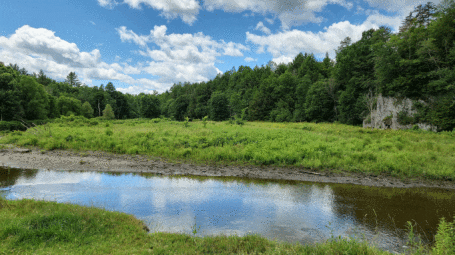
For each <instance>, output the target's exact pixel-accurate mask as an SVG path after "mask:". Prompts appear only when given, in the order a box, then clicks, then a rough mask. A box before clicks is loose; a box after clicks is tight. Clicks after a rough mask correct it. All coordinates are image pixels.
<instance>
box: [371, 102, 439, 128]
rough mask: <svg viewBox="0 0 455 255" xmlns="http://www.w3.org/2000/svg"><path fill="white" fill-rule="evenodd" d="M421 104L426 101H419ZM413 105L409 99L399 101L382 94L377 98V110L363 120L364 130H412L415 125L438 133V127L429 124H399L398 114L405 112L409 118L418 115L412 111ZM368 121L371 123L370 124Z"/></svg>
mask: <svg viewBox="0 0 455 255" xmlns="http://www.w3.org/2000/svg"><path fill="white" fill-rule="evenodd" d="M419 102H420V103H423V104H425V102H424V101H422V100H419ZM412 106H413V103H412V101H411V99H409V98H403V99H398V98H394V97H383V96H382V95H381V94H379V95H378V96H377V100H376V109H374V110H373V111H372V112H371V114H369V115H368V116H367V117H366V118H365V119H364V120H363V127H364V128H378V129H389V128H390V129H394V130H398V129H410V128H412V126H414V125H418V126H419V128H420V129H422V130H431V131H433V132H436V131H437V127H436V126H433V125H430V124H428V123H416V124H409V125H402V124H400V123H399V122H398V113H400V112H401V111H405V112H406V113H407V114H408V116H414V114H416V113H417V111H416V110H414V109H412ZM368 119H370V120H369V123H368V121H367V120H368Z"/></svg>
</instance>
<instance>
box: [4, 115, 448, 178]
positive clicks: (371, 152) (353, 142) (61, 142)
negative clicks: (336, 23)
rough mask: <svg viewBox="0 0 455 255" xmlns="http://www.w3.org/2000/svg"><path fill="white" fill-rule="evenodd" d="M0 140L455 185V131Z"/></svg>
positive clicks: (88, 128) (51, 130)
mask: <svg viewBox="0 0 455 255" xmlns="http://www.w3.org/2000/svg"><path fill="white" fill-rule="evenodd" d="M239 124H240V125H239ZM0 136H2V137H1V138H0V144H16V145H18V146H22V147H30V146H36V147H39V148H41V149H42V150H54V149H64V150H67V149H70V150H75V151H80V152H82V151H97V150H98V151H107V152H112V153H118V154H131V155H135V154H142V155H149V156H153V157H157V158H161V159H164V160H168V161H173V162H192V163H198V164H221V165H274V166H280V167H289V166H292V167H302V168H308V169H312V171H316V172H317V171H332V172H348V173H349V172H363V173H371V174H376V175H380V174H385V175H390V176H395V177H399V178H422V179H434V180H455V167H454V166H455V132H440V133H434V132H429V131H421V130H378V129H364V128H361V127H355V126H348V125H344V124H337V123H317V124H316V123H305V122H302V123H272V122H245V123H242V122H239V123H238V124H237V123H236V122H235V121H225V122H213V121H206V120H203V121H201V120H196V121H190V122H189V121H185V122H177V121H170V120H168V119H164V118H163V119H132V120H113V121H108V120H102V119H85V118H83V117H75V116H71V117H61V118H60V119H56V120H53V121H52V122H49V123H47V124H45V125H40V126H37V127H34V128H29V129H28V130H27V131H25V132H20V131H14V132H6V133H5V132H4V133H3V134H2V135H0Z"/></svg>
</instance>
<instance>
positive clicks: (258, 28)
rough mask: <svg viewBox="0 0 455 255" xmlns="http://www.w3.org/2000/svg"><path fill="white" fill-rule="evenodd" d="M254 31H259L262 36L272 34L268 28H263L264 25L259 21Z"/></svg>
mask: <svg viewBox="0 0 455 255" xmlns="http://www.w3.org/2000/svg"><path fill="white" fill-rule="evenodd" d="M254 30H260V31H262V32H263V33H264V34H268V35H269V34H271V33H272V32H271V31H270V29H269V28H267V27H266V26H264V23H262V21H259V23H258V24H257V25H256V28H255V29H254Z"/></svg>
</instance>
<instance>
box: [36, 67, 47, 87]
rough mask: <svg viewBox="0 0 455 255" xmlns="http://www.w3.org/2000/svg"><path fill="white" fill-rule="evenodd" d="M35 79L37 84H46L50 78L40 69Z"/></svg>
mask: <svg viewBox="0 0 455 255" xmlns="http://www.w3.org/2000/svg"><path fill="white" fill-rule="evenodd" d="M37 81H38V83H39V84H43V85H48V84H49V83H50V79H49V78H47V76H46V75H45V74H44V71H43V70H42V69H41V70H39V73H38V77H37Z"/></svg>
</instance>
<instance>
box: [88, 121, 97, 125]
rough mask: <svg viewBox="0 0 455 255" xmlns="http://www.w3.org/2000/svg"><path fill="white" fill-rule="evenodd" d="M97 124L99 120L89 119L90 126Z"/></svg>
mask: <svg viewBox="0 0 455 255" xmlns="http://www.w3.org/2000/svg"><path fill="white" fill-rule="evenodd" d="M98 124H99V122H98V121H96V120H91V121H90V122H89V125H90V126H96V125H98Z"/></svg>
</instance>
